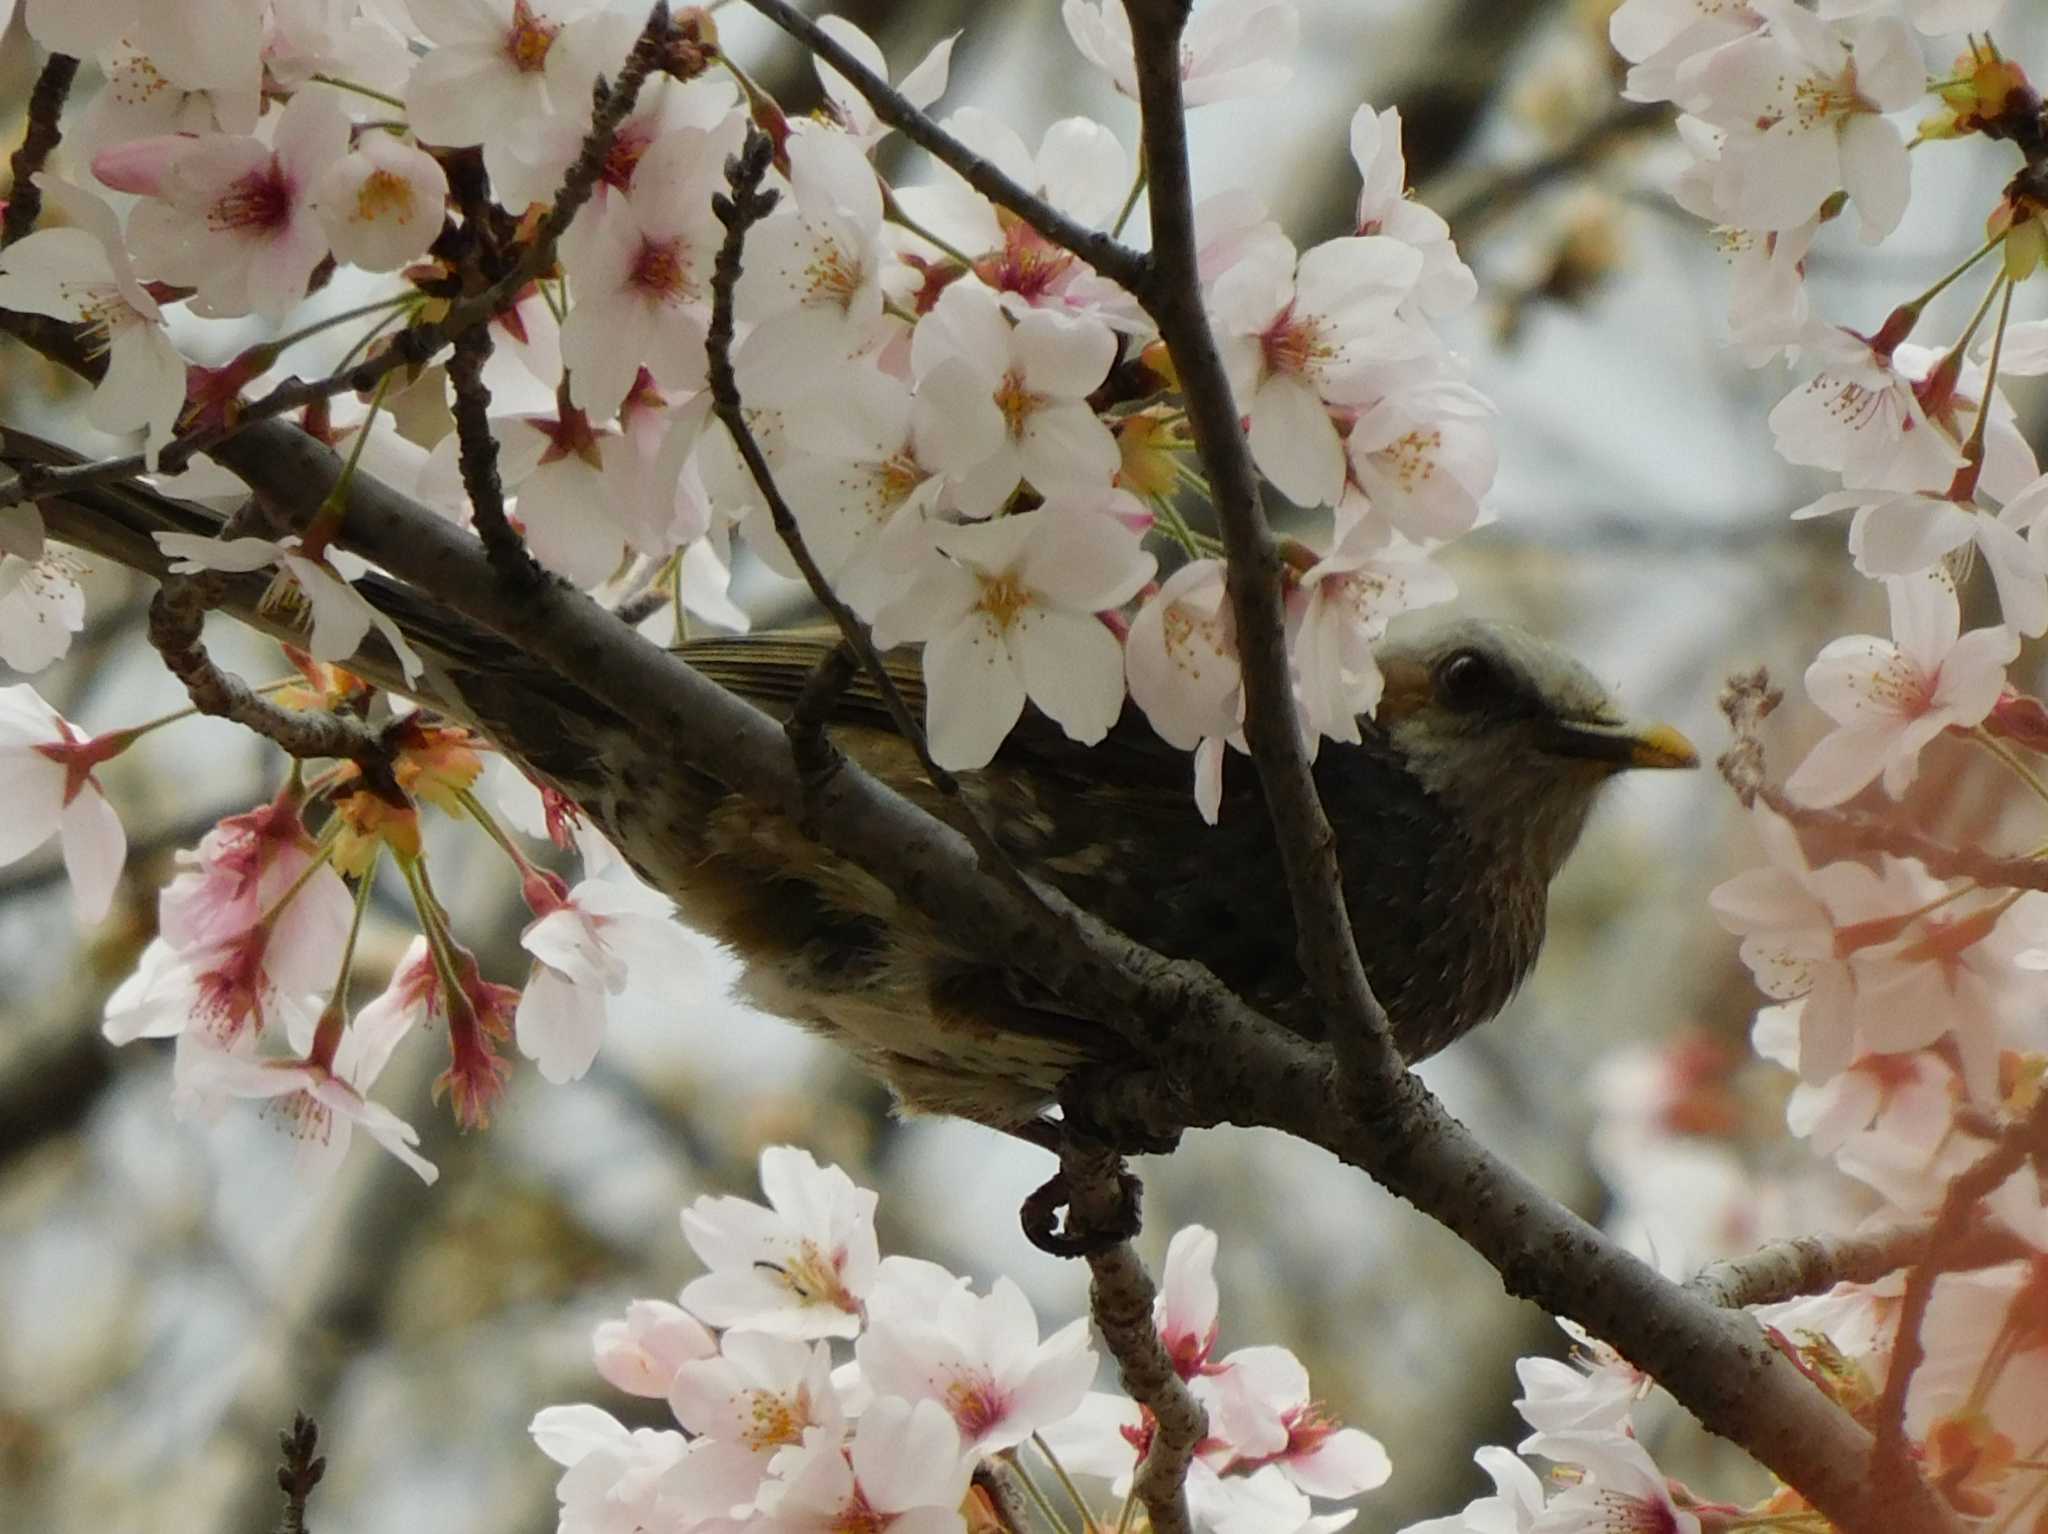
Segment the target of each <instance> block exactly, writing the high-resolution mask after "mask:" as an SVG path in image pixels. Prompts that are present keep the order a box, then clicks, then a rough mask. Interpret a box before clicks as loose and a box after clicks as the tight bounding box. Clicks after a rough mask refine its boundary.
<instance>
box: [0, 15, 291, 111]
mask: <svg viewBox="0 0 2048 1534" xmlns="http://www.w3.org/2000/svg"><path fill="white" fill-rule="evenodd" d="M26 12H27V15H26V20H27V22H28V32H29V36H31V37H33V38H34V39H35V40H36V41H37V42H39V43H41V44H42V45H43V46H44V47H45V48H47V49H49V50H50V51H51V52H52V53H68V54H70V55H71V56H72V57H73V58H79V59H91V58H97V57H98V56H99V55H100V52H101V50H102V49H105V48H107V47H108V46H109V45H110V44H111V43H113V42H114V40H115V39H117V38H123V39H127V40H129V41H130V42H131V43H132V45H133V46H134V47H135V48H136V49H138V50H140V51H141V52H142V53H144V54H146V55H148V56H149V58H150V59H151V60H152V61H153V63H154V65H155V67H156V68H157V69H158V70H160V71H161V72H162V74H163V75H164V77H165V78H167V79H170V80H173V81H175V82H176V83H177V84H178V85H180V86H182V87H184V88H185V89H187V90H215V89H222V88H228V89H246V90H248V91H250V92H253V91H254V90H255V89H256V85H257V81H258V78H259V76H260V74H261V68H260V65H259V63H258V57H257V48H258V45H259V44H260V43H261V42H262V39H263V22H262V13H263V4H262V0H97V3H94V4H90V5H82V4H79V3H77V0H26Z"/></svg>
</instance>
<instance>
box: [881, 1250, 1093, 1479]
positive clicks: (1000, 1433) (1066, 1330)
mask: <svg viewBox="0 0 2048 1534" xmlns="http://www.w3.org/2000/svg"><path fill="white" fill-rule="evenodd" d="M854 1358H855V1361H856V1362H857V1363H858V1364H859V1366H860V1372H861V1379H862V1382H863V1383H864V1384H865V1385H866V1386H868V1387H869V1388H870V1389H872V1390H874V1391H876V1392H878V1393H879V1394H881V1395H884V1396H900V1397H902V1398H903V1399H904V1400H907V1401H919V1400H931V1401H935V1402H937V1403H938V1404H939V1405H940V1406H942V1407H943V1408H945V1410H946V1412H947V1413H948V1414H949V1415H950V1416H951V1417H952V1419H953V1422H954V1425H955V1426H956V1427H958V1428H959V1430H960V1437H961V1442H962V1445H963V1447H964V1448H966V1449H967V1450H968V1451H970V1452H973V1453H978V1454H990V1453H994V1452H996V1451H998V1450H1002V1449H1009V1448H1014V1447H1016V1446H1017V1445H1018V1444H1020V1443H1022V1442H1023V1441H1024V1440H1025V1439H1027V1438H1029V1437H1030V1436H1031V1435H1032V1434H1033V1433H1035V1432H1037V1431H1038V1430H1039V1429H1040V1428H1043V1427H1046V1426H1049V1425H1050V1424H1052V1423H1054V1422H1058V1421H1060V1420H1062V1419H1063V1418H1065V1417H1067V1416H1068V1415H1069V1414H1071V1413H1072V1412H1073V1410H1074V1408H1075V1407H1077V1406H1079V1405H1080V1404H1081V1398H1082V1397H1083V1396H1084V1395H1086V1394H1087V1393H1088V1386H1089V1383H1090V1382H1091V1381H1092V1380H1093V1379H1094V1378H1095V1363H1096V1360H1095V1353H1094V1350H1093V1349H1091V1348H1090V1347H1089V1346H1088V1324H1087V1322H1086V1321H1074V1322H1071V1323H1069V1324H1068V1325H1066V1326H1063V1327H1061V1328H1060V1329H1059V1331H1057V1332H1055V1333H1053V1335H1052V1336H1050V1337H1047V1338H1046V1339H1045V1340H1044V1341H1043V1342H1041V1341H1039V1337H1038V1318H1037V1316H1036V1315H1034V1314H1033V1312H1032V1309H1031V1302H1030V1301H1029V1300H1027V1299H1025V1297H1024V1291H1023V1290H1021V1289H1019V1288H1018V1287H1017V1286H1016V1284H1015V1283H1013V1282H1012V1281H1011V1280H1009V1279H1007V1278H999V1279H997V1280H996V1281H995V1284H994V1286H993V1287H992V1288H991V1289H990V1290H989V1292H988V1293H987V1294H985V1295H977V1294H974V1293H972V1292H970V1291H969V1290H968V1289H967V1288H966V1286H965V1283H964V1281H963V1280H960V1279H958V1278H956V1277H955V1276H954V1275H953V1274H951V1273H948V1272H947V1271H946V1270H945V1269H944V1268H941V1267H938V1266H937V1265H936V1264H933V1263H926V1262H918V1261H915V1260H914V1259H911V1258H907V1257H888V1258H885V1259H883V1262H882V1266H881V1269H880V1271H879V1273H878V1274H877V1276H876V1280H875V1287H874V1290H873V1292H872V1293H871V1294H870V1295H869V1296H868V1325H867V1329H866V1330H865V1331H864V1332H863V1333H862V1334H861V1338H860V1342H859V1344H858V1345H857V1346H856V1347H855V1349H854Z"/></svg>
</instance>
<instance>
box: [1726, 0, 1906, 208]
mask: <svg viewBox="0 0 2048 1534" xmlns="http://www.w3.org/2000/svg"><path fill="white" fill-rule="evenodd" d="M1751 8H1752V9H1754V10H1755V11H1756V12H1757V13H1758V14H1759V15H1762V16H1763V17H1764V18H1765V19H1766V20H1767V21H1768V22H1769V23H1770V25H1769V27H1768V28H1767V29H1766V30H1764V31H1761V32H1754V33H1751V34H1749V35H1748V36H1746V37H1741V38H1738V39H1737V40H1735V41H1734V42H1731V43H1729V44H1728V45H1727V46H1726V47H1723V48H1720V49H1718V50H1716V51H1715V52H1714V53H1713V54H1712V55H1711V56H1710V57H1709V58H1707V59H1706V60H1705V62H1704V63H1703V65H1702V66H1701V68H1700V70H1699V88H1700V90H1701V92H1702V93H1703V95H1704V97H1705V99H1704V100H1703V101H1701V102H1698V103H1696V104H1694V109H1695V110H1697V111H1698V112H1699V114H1700V115H1701V116H1702V117H1705V118H1706V119H1707V120H1708V121H1709V122H1711V123H1713V124H1714V125H1715V126H1716V127H1718V128H1722V129H1725V130H1726V131H1727V133H1728V141H1727V143H1726V144H1724V145H1723V146H1722V149H1721V160H1720V166H1719V169H1718V172H1717V174H1716V176H1715V180H1714V197H1715V201H1716V203H1717V204H1718V205H1719V207H1720V208H1721V209H1722V210H1723V213H1724V220H1725V222H1727V223H1731V224H1734V225H1736V226H1737V227H1739V228H1743V229H1789V228H1793V227H1794V226H1796V225H1799V224H1803V223H1805V222H1806V221H1807V220H1808V219H1810V218H1812V217H1813V215H1814V211H1815V209H1817V208H1818V207H1819V206H1820V205H1821V203H1823V202H1825V201H1826V200H1827V199H1828V198H1829V197H1830V196H1832V195H1833V194H1834V193H1835V192H1836V191H1837V190H1846V191H1847V192H1848V194H1849V196H1850V199H1851V200H1852V201H1853V202H1854V203H1855V204H1856V211H1857V214H1858V216H1859V218H1860V220H1861V223H1862V233H1863V238H1864V239H1866V240H1869V241H1873V242H1874V241H1877V240H1880V239H1883V238H1884V236H1886V235H1887V234H1890V233H1891V232H1892V230H1893V229H1895V228H1896V227H1898V222H1899V219H1900V217H1901V216H1902V215H1903V214H1904V213H1905V210H1906V199H1907V194H1908V186H1909V181H1908V178H1909V175H1910V171H1911V166H1910V164H1909V162H1908V160H1907V156H1906V145H1905V140H1904V139H1903V138H1902V137H1901V135H1900V133H1899V130H1898V128H1897V126H1896V125H1895V124H1893V123H1891V122H1890V121H1888V120H1887V118H1886V117H1885V115H1884V114H1885V113H1888V112H1896V111H1899V110H1901V109H1902V108H1905V107H1909V106H1911V105H1913V104H1914V102H1915V101H1917V100H1918V99H1919V98H1920V95H1921V93H1922V91H1923V90H1924V88H1925V84H1926V67H1925V65H1924V64H1923V63H1922V61H1921V57H1920V47H1919V44H1918V43H1917V42H1916V41H1915V40H1914V38H1913V34H1912V33H1911V32H1910V31H1909V30H1908V29H1907V27H1906V24H1905V23H1904V22H1902V21H1900V20H1899V19H1898V18H1897V17H1896V16H1873V17H1868V18H1859V19H1855V20H1851V21H1843V22H1826V21H1823V20H1821V19H1820V18H1819V17H1817V16H1815V15H1814V14H1813V13H1812V12H1810V11H1805V10H1801V9H1800V8H1799V7H1798V6H1797V5H1795V4H1793V3H1791V0H1751Z"/></svg>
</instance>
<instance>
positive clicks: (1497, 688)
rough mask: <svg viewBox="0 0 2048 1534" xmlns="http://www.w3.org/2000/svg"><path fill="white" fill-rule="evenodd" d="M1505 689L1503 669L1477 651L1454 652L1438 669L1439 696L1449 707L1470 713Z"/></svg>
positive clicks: (1494, 698)
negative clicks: (1501, 671) (1501, 670)
mask: <svg viewBox="0 0 2048 1534" xmlns="http://www.w3.org/2000/svg"><path fill="white" fill-rule="evenodd" d="M1504 690H1505V686H1504V679H1503V678H1502V676H1501V673H1500V668H1499V667H1498V666H1496V665H1495V664H1494V663H1493V661H1492V660H1491V659H1489V658H1488V657H1487V656H1484V655H1482V654H1480V653H1479V652H1478V651H1477V650H1454V651H1452V652H1451V654H1449V655H1448V656H1446V657H1445V658H1444V660H1443V661H1442V662H1441V663H1440V664H1439V665H1438V666H1437V668H1436V695H1437V698H1438V699H1439V700H1440V701H1441V702H1442V703H1443V704H1444V706H1445V707H1447V708H1453V709H1456V710H1457V711H1458V712H1459V713H1467V712H1470V711H1472V710H1474V709H1478V708H1483V707H1485V706H1486V705H1487V704H1489V703H1492V702H1494V701H1495V700H1497V699H1498V698H1499V697H1500V695H1501V693H1502V692H1503V691H1504Z"/></svg>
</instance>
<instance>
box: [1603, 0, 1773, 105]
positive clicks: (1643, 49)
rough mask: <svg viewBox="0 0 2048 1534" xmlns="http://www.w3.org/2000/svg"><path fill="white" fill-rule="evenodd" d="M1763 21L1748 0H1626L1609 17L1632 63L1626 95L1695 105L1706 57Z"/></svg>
mask: <svg viewBox="0 0 2048 1534" xmlns="http://www.w3.org/2000/svg"><path fill="white" fill-rule="evenodd" d="M1763 24H1764V19H1763V17H1762V16H1761V15H1760V14H1759V13H1758V12H1757V11H1756V9H1755V8H1754V7H1752V6H1751V5H1749V4H1747V3H1745V0H1735V3H1733V4H1730V3H1729V0H1622V3H1621V4H1620V5H1618V6H1616V7H1615V10H1614V14H1613V15H1612V16H1611V17H1609V18H1608V22H1607V39H1608V41H1609V42H1611V43H1612V44H1613V45H1614V51H1615V52H1616V53H1618V54H1620V55H1621V56H1622V57H1623V58H1625V59H1627V60H1628V61H1629V64H1630V65H1631V68H1630V69H1629V72H1628V81H1627V83H1626V84H1625V85H1624V86H1623V87H1622V95H1624V96H1626V97H1627V98H1628V99H1629V100H1631V101H1676V102H1678V103H1679V104H1680V105H1681V106H1683V107H1685V108H1686V109H1687V110H1688V111H1691V110H1696V109H1697V108H1698V106H1699V105H1700V102H1699V100H1698V99H1697V97H1698V95H1699V90H1698V76H1699V71H1700V68H1701V67H1702V65H1703V64H1704V62H1705V60H1706V59H1707V58H1708V57H1709V56H1711V55H1712V54H1714V53H1715V52H1717V51H1718V50H1720V49H1722V48H1725V47H1727V46H1728V45H1729V44H1730V43H1733V42H1736V41H1738V40H1740V39H1742V38H1745V37H1747V36H1749V35H1750V34H1751V33H1752V32H1755V31H1756V30H1757V29H1758V28H1759V27H1761V26H1762V25H1763Z"/></svg>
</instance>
